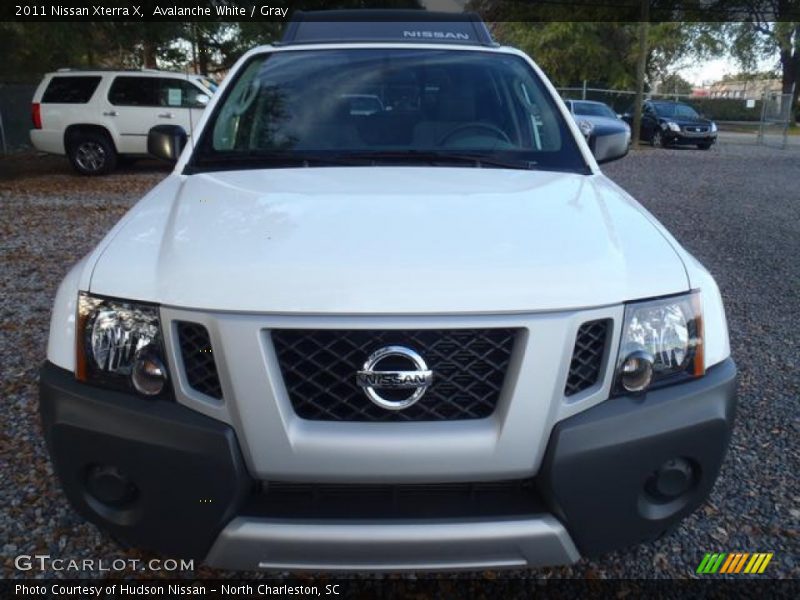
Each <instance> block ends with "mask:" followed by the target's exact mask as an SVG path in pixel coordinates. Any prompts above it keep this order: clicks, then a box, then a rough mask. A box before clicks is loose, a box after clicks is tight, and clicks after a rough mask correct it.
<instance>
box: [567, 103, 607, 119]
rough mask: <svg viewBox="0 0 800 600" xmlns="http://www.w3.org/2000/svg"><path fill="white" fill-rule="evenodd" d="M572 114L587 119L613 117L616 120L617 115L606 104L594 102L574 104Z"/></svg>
mask: <svg viewBox="0 0 800 600" xmlns="http://www.w3.org/2000/svg"><path fill="white" fill-rule="evenodd" d="M572 112H573V113H574V114H576V115H579V116H586V117H611V118H612V119H616V118H617V115H616V114H615V113H614V111H613V110H611V109H610V108H609V107H608V106H606V105H605V104H600V103H594V102H574V101H573V103H572Z"/></svg>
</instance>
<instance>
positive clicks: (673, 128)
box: [666, 121, 681, 131]
mask: <svg viewBox="0 0 800 600" xmlns="http://www.w3.org/2000/svg"><path fill="white" fill-rule="evenodd" d="M666 125H667V128H668V129H669V130H670V131H680V130H681V126H680V125H678V124H677V123H675V122H674V121H667V124H666Z"/></svg>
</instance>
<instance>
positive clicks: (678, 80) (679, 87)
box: [658, 73, 694, 96]
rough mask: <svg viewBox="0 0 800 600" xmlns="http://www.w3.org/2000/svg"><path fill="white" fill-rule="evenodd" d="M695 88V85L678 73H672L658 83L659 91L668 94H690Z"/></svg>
mask: <svg viewBox="0 0 800 600" xmlns="http://www.w3.org/2000/svg"><path fill="white" fill-rule="evenodd" d="M693 89H694V86H692V84H691V83H689V82H688V81H686V80H685V79H684V78H683V77H681V76H680V75H678V74H677V73H670V74H669V75H667V76H666V77H663V78H662V79H661V81H659V83H658V91H659V93H660V94H662V95H666V96H668V95H670V94H682V95H688V94H691V93H692V90H693Z"/></svg>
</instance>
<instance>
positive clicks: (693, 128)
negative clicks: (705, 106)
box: [683, 125, 708, 133]
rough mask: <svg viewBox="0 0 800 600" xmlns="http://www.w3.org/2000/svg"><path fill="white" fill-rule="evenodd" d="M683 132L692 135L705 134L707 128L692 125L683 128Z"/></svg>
mask: <svg viewBox="0 0 800 600" xmlns="http://www.w3.org/2000/svg"><path fill="white" fill-rule="evenodd" d="M683 130H684V131H690V132H692V133H705V132H707V131H708V127H696V126H694V125H692V126H689V127H684V128H683Z"/></svg>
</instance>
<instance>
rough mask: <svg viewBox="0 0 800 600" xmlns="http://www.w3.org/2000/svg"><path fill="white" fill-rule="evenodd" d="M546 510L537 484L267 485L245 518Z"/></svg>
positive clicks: (384, 516) (244, 511)
mask: <svg viewBox="0 0 800 600" xmlns="http://www.w3.org/2000/svg"><path fill="white" fill-rule="evenodd" d="M545 510H546V508H545V506H544V504H543V502H542V500H541V497H540V496H539V493H538V490H537V489H536V485H535V483H534V481H533V480H532V479H518V480H507V481H488V482H477V483H431V484H400V485H392V484H313V483H290V482H277V481H267V482H264V483H262V484H261V487H260V489H259V490H258V491H257V492H255V493H254V494H252V495H251V496H250V498H249V499H248V500H247V501H246V503H245V505H244V506H243V508H242V509H241V510H240V514H242V515H246V516H257V517H262V518H263V517H271V518H284V519H299V518H311V519H353V518H354V515H357V517H358V518H360V519H400V518H405V519H412V518H413V519H424V518H432V519H433V518H448V519H453V518H457V517H478V516H489V515H494V516H499V515H526V514H535V513H539V512H544V511H545Z"/></svg>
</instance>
